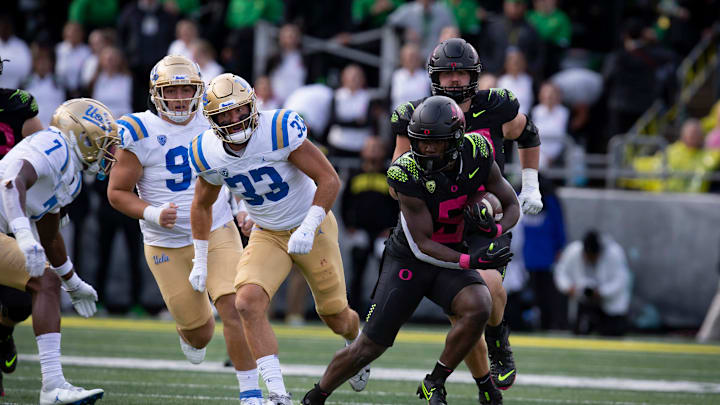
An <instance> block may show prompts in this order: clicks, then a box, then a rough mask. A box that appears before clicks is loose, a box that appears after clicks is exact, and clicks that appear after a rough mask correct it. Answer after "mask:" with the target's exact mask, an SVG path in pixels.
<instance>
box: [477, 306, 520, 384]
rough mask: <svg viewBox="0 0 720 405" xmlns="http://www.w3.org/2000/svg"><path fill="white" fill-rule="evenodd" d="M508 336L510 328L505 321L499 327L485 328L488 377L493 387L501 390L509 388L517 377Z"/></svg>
mask: <svg viewBox="0 0 720 405" xmlns="http://www.w3.org/2000/svg"><path fill="white" fill-rule="evenodd" d="M509 336H510V328H509V327H508V325H507V322H506V321H505V319H503V321H502V323H501V324H500V325H499V326H496V327H492V326H489V327H486V328H485V342H486V343H487V347H488V357H490V375H491V376H492V380H493V383H494V384H495V386H496V387H497V388H499V389H501V390H506V389H508V388H510V387H511V386H512V385H513V383H514V382H515V377H516V376H517V370H515V359H514V358H513V352H512V349H511V348H510V341H509V339H508V337H509Z"/></svg>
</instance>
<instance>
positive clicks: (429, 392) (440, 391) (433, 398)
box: [417, 374, 447, 405]
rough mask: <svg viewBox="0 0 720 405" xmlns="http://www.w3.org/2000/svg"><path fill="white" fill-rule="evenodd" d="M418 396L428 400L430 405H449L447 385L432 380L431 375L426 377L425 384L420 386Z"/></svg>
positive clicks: (422, 383)
mask: <svg viewBox="0 0 720 405" xmlns="http://www.w3.org/2000/svg"><path fill="white" fill-rule="evenodd" d="M417 396H418V398H420V399H424V400H426V401H427V403H428V405H447V399H446V398H445V397H447V391H445V385H444V384H438V383H437V382H435V381H433V380H431V379H430V374H428V375H426V376H425V379H424V380H423V382H421V383H420V385H419V386H418V389H417Z"/></svg>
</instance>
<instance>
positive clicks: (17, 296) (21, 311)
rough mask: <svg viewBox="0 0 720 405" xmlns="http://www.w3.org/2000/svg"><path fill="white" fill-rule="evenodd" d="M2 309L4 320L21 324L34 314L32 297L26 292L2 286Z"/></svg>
mask: <svg viewBox="0 0 720 405" xmlns="http://www.w3.org/2000/svg"><path fill="white" fill-rule="evenodd" d="M0 307H1V308H2V310H1V311H2V316H3V317H4V318H7V319H10V320H11V321H13V322H15V323H20V322H22V321H24V320H26V319H27V318H28V317H29V316H30V314H31V313H32V297H31V296H30V294H29V293H27V292H25V291H20V290H16V289H14V288H11V287H7V286H0Z"/></svg>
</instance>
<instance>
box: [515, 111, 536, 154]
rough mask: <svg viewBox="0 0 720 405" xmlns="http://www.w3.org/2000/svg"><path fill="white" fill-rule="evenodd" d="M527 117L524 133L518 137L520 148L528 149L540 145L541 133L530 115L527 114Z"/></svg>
mask: <svg viewBox="0 0 720 405" xmlns="http://www.w3.org/2000/svg"><path fill="white" fill-rule="evenodd" d="M525 118H527V123H526V124H525V128H524V129H523V131H522V133H521V134H520V136H519V137H518V138H517V144H518V148H520V149H527V148H534V147H536V146H540V134H538V129H537V127H536V126H535V123H534V122H532V120H531V119H530V117H528V116H527V115H526V116H525Z"/></svg>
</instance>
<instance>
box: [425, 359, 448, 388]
mask: <svg viewBox="0 0 720 405" xmlns="http://www.w3.org/2000/svg"><path fill="white" fill-rule="evenodd" d="M452 372H453V369H451V368H448V367H446V366H445V365H443V364H442V363H440V362H439V361H438V362H437V363H435V368H434V369H433V371H432V373H430V378H431V379H432V380H433V381H435V382H438V383H440V384H445V380H447V378H448V377H449V376H450V374H452Z"/></svg>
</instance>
